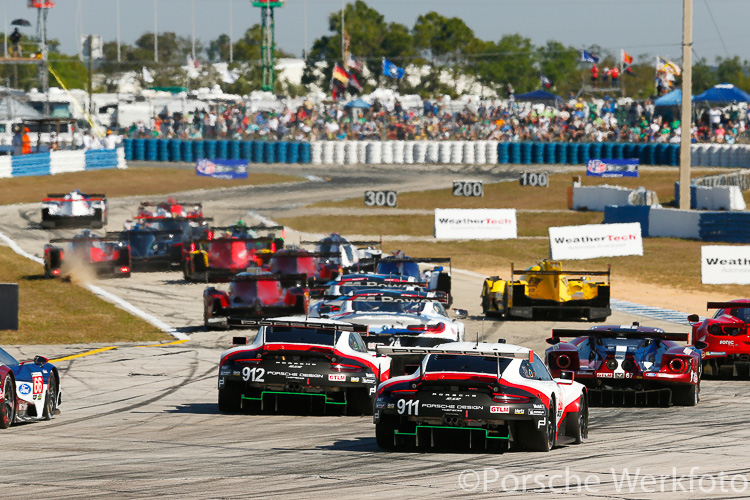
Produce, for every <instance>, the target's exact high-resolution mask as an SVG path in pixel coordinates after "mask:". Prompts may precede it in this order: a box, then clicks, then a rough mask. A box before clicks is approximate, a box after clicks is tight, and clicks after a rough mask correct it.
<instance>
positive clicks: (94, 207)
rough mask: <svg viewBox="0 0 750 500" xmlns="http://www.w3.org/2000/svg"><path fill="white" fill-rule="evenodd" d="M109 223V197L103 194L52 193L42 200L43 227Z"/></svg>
mask: <svg viewBox="0 0 750 500" xmlns="http://www.w3.org/2000/svg"><path fill="white" fill-rule="evenodd" d="M106 224H107V197H106V196H105V195H103V194H84V193H81V192H80V191H78V190H75V191H71V192H70V193H67V194H65V193H51V194H48V195H47V197H46V198H44V199H43V200H42V229H56V228H94V229H99V228H102V227H104V226H105V225H106Z"/></svg>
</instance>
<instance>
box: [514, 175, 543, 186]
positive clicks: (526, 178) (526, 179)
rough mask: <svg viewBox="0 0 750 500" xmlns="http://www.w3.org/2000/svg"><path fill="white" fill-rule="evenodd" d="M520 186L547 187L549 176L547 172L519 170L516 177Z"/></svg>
mask: <svg viewBox="0 0 750 500" xmlns="http://www.w3.org/2000/svg"><path fill="white" fill-rule="evenodd" d="M518 180H519V181H520V182H521V185H522V186H531V187H547V186H549V177H548V176H547V172H539V173H536V172H521V176H520V177H519V178H518Z"/></svg>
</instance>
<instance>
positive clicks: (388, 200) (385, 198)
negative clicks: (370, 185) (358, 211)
mask: <svg viewBox="0 0 750 500" xmlns="http://www.w3.org/2000/svg"><path fill="white" fill-rule="evenodd" d="M397 201H398V194H397V193H396V191H371V190H370V191H365V206H367V207H391V208H395V207H396V206H397Z"/></svg>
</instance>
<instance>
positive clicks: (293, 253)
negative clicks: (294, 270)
mask: <svg viewBox="0 0 750 500" xmlns="http://www.w3.org/2000/svg"><path fill="white" fill-rule="evenodd" d="M274 257H312V258H314V259H324V258H327V257H340V254H338V253H336V252H308V251H307V250H285V251H284V252H276V253H273V254H271V258H274Z"/></svg>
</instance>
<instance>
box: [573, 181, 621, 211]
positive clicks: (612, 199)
mask: <svg viewBox="0 0 750 500" xmlns="http://www.w3.org/2000/svg"><path fill="white" fill-rule="evenodd" d="M632 192H633V190H632V189H628V188H624V187H620V186H608V185H604V186H574V187H573V209H574V210H591V211H594V212H603V211H604V207H605V206H607V205H616V206H623V205H628V198H629V197H630V193H632Z"/></svg>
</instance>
